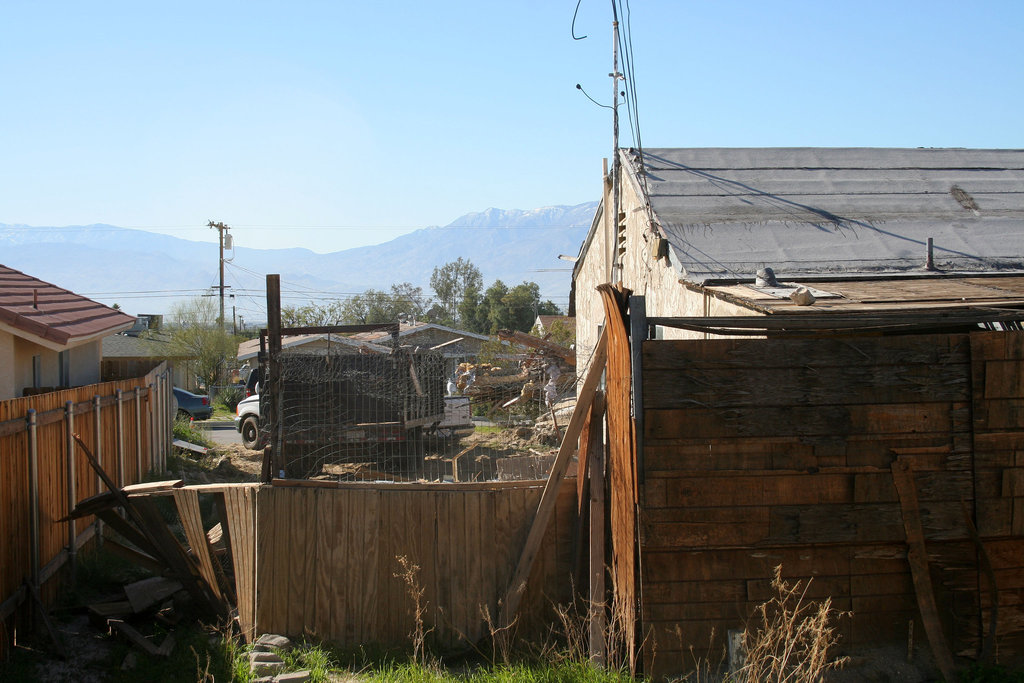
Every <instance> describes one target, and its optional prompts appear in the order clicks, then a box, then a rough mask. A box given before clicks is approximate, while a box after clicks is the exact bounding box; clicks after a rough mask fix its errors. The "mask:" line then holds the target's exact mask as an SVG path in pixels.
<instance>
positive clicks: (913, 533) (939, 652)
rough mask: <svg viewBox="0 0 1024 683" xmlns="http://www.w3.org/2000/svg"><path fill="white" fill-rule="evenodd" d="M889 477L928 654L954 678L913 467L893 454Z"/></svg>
mask: <svg viewBox="0 0 1024 683" xmlns="http://www.w3.org/2000/svg"><path fill="white" fill-rule="evenodd" d="M892 478H893V482H894V483H895V484H896V492H897V494H898V495H899V498H900V507H901V508H902V510H903V528H904V530H905V531H906V534H907V561H908V562H909V563H910V574H911V576H912V577H913V580H914V592H915V593H917V607H918V609H919V610H920V612H921V621H923V622H924V631H925V633H926V634H927V635H928V642H929V644H931V646H932V654H933V655H934V656H935V662H936V663H937V664H938V666H939V671H941V672H942V676H943V677H944V678H945V679H946V680H947V681H955V680H956V667H955V666H954V664H953V653H952V652H951V651H950V649H949V644H948V643H947V642H946V635H945V633H944V632H943V630H942V620H941V619H940V618H939V609H938V606H937V605H936V603H935V591H934V589H933V588H932V577H931V573H930V571H929V569H928V551H927V550H926V549H925V545H924V526H923V524H922V522H921V508H920V505H919V503H918V499H917V486H916V485H915V484H914V471H913V469H911V466H910V461H909V460H907V459H906V458H905V457H900V458H897V459H896V461H895V462H893V464H892Z"/></svg>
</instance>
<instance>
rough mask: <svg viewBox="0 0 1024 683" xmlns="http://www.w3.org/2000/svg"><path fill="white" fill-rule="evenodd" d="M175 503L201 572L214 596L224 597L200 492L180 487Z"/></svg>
mask: <svg viewBox="0 0 1024 683" xmlns="http://www.w3.org/2000/svg"><path fill="white" fill-rule="evenodd" d="M174 504H175V505H176V506H177V507H178V516H179V517H180V518H181V525H182V527H183V528H184V529H185V538H187V539H188V544H189V547H190V548H191V549H192V554H193V555H194V556H195V559H196V561H197V562H198V563H199V574H200V575H201V576H202V577H203V579H205V581H206V583H207V584H208V585H209V587H210V589H211V590H212V591H213V594H214V596H216V597H217V599H218V600H220V599H222V598H223V595H222V594H221V590H220V584H219V582H218V580H217V575H216V573H215V572H214V570H213V559H212V557H211V554H210V542H209V539H208V538H207V536H206V531H205V530H204V529H203V517H202V513H201V512H200V510H199V494H198V493H197V492H196V491H195V490H194V489H178V490H177V491H175V492H174Z"/></svg>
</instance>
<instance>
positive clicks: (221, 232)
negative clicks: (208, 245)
mask: <svg viewBox="0 0 1024 683" xmlns="http://www.w3.org/2000/svg"><path fill="white" fill-rule="evenodd" d="M206 225H207V226H208V227H211V228H213V229H215V230H216V231H217V236H218V237H219V239H218V240H217V242H218V244H219V245H220V259H219V265H220V286H219V287H218V288H217V289H219V290H220V316H218V318H217V324H218V325H220V329H222V330H223V329H224V241H225V237H226V238H227V242H228V248H229V249H230V248H231V246H230V245H231V234H230V233H229V232H228V230H230V228H229V227H228V226H226V225H224V224H223V223H221V222H217V223H214V222H213V221H209V222H208V223H207V224H206Z"/></svg>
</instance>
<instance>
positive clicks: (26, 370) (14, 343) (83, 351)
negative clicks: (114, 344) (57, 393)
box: [0, 331, 100, 400]
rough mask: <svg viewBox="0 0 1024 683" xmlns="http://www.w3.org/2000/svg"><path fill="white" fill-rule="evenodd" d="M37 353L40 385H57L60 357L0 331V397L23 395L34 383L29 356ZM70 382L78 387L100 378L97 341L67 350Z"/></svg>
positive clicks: (44, 348)
mask: <svg viewBox="0 0 1024 683" xmlns="http://www.w3.org/2000/svg"><path fill="white" fill-rule="evenodd" d="M33 356H39V359H40V368H41V372H40V377H39V386H41V387H56V386H59V385H60V358H59V354H58V353H57V352H56V351H53V350H51V349H48V348H46V347H44V346H40V345H38V344H33V343H32V342H30V341H28V340H27V339H23V338H21V337H16V336H14V335H13V334H10V333H9V332H3V331H0V400H4V399H8V398H16V397H18V396H21V395H22V391H23V390H24V389H25V388H26V387H32V386H33V377H32V358H33ZM68 362H69V366H70V367H69V370H70V377H69V384H70V385H71V386H81V385H84V384H96V383H97V382H99V381H100V341H99V340H96V341H92V342H88V343H86V344H81V345H79V346H76V347H73V348H71V349H70V351H69V357H68Z"/></svg>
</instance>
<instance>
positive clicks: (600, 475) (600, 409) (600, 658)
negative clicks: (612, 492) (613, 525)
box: [580, 392, 608, 666]
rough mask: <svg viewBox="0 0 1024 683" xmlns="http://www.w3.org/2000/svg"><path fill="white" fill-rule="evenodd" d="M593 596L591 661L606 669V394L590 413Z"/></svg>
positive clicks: (589, 604) (590, 600)
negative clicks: (604, 666)
mask: <svg viewBox="0 0 1024 683" xmlns="http://www.w3.org/2000/svg"><path fill="white" fill-rule="evenodd" d="M590 415H591V419H590V434H589V435H588V438H589V440H590V443H589V445H588V446H587V450H588V451H589V452H590V472H589V474H590V486H589V494H590V495H589V497H590V500H589V501H588V502H589V504H590V542H589V543H588V544H587V545H588V546H589V548H590V553H589V557H590V580H589V582H588V583H589V588H590V592H589V595H588V600H587V617H588V619H589V622H590V623H589V626H590V632H589V639H590V661H592V662H594V663H595V664H597V665H599V666H603V665H604V664H605V662H606V661H607V658H608V652H607V616H606V614H605V609H606V608H607V605H608V601H607V599H606V590H605V581H604V579H605V571H606V569H607V567H606V565H605V561H604V557H605V543H604V539H605V515H604V481H605V477H604V473H605V457H604V394H603V393H601V392H598V394H597V396H595V398H594V405H593V407H592V408H591V411H590ZM580 476H583V475H582V474H581V475H580Z"/></svg>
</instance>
